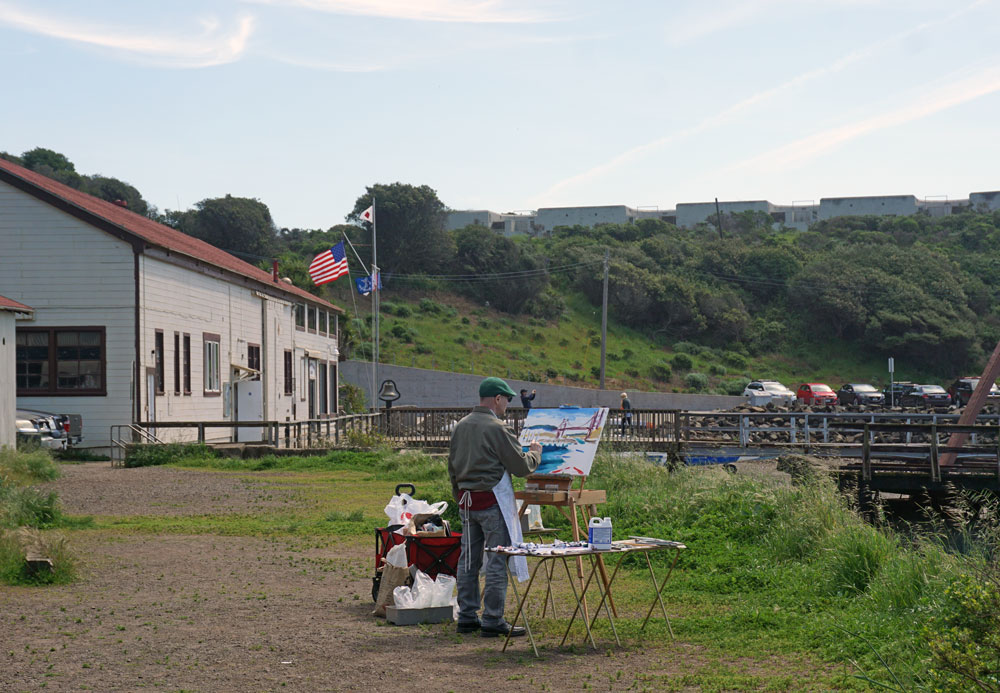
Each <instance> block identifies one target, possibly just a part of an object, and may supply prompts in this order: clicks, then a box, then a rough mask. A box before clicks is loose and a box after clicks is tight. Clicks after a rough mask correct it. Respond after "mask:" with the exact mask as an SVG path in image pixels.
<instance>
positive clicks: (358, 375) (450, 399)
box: [340, 361, 744, 411]
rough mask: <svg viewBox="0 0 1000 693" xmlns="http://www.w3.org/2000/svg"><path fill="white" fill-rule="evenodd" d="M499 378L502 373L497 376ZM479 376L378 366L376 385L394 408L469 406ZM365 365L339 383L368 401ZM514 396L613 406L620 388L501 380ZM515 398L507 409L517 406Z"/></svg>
mask: <svg viewBox="0 0 1000 693" xmlns="http://www.w3.org/2000/svg"><path fill="white" fill-rule="evenodd" d="M501 375H502V374H501ZM484 377H485V376H482V375H473V374H471V373H448V372H445V371H432V370H426V369H423V368H410V367H407V366H389V365H386V364H384V363H383V364H379V368H378V378H379V384H381V382H382V381H383V380H394V381H395V382H396V389H398V390H399V393H400V395H402V396H401V397H400V398H399V399H398V400H396V402H394V406H401V405H411V406H416V407H472V406H474V405H476V404H478V402H479V395H478V389H479V383H481V382H482V380H483V378H484ZM371 378H372V371H371V363H369V362H367V361H342V362H341V364H340V380H341V382H345V383H351V384H352V385H357V386H358V387H360V388H361V389H363V390H364V391H365V396H366V397H367V398H368V401H369V402H370V401H371ZM507 384H508V385H510V386H511V388H512V389H513V390H514V392H518V391H519V390H520V389H521V388H526V389H527V390H528V391H529V392H530V391H531V390H533V389H534V390H538V395H537V396H536V397H535V401H534V402H533V406H535V407H558V406H559V405H561V404H573V405H577V406H581V407H596V406H601V407H612V408H617V407H618V405H619V403H620V402H621V397H620V394H621V391H620V390H592V389H588V388H583V387H569V386H565V385H544V384H540V383H531V382H528V381H526V380H513V379H507ZM628 394H629V401H630V402H631V403H632V406H633V407H635V408H636V409H685V410H690V411H702V410H714V409H728V408H730V407H734V406H736V405H738V404H742V403H743V402H744V399H743V397H727V396H724V395H689V394H678V393H669V392H637V391H634V390H629V391H628ZM520 404H521V403H520V401H518V400H517V399H515V400H514V401H513V402H512V403H511V406H520Z"/></svg>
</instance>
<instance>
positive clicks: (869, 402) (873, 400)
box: [837, 383, 885, 406]
mask: <svg viewBox="0 0 1000 693" xmlns="http://www.w3.org/2000/svg"><path fill="white" fill-rule="evenodd" d="M837 401H838V402H840V403H841V404H863V405H865V406H878V405H880V404H883V403H884V402H885V395H883V394H882V393H881V392H879V391H878V390H876V389H875V386H874V385H869V384H868V383H844V384H843V385H841V386H840V389H839V390H837Z"/></svg>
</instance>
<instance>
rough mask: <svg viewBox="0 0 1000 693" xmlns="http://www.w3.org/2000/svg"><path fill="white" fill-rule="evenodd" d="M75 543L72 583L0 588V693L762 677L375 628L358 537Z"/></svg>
mask: <svg viewBox="0 0 1000 693" xmlns="http://www.w3.org/2000/svg"><path fill="white" fill-rule="evenodd" d="M55 488H56V489H57V490H58V491H59V493H60V496H61V498H62V500H63V505H64V508H65V510H66V511H67V512H69V513H72V514H100V515H108V514H111V515H114V514H122V515H156V514H163V515H183V514H185V513H190V514H202V513H204V512H205V509H206V507H210V508H211V512H212V513H220V512H229V513H249V512H253V511H255V510H257V511H259V510H260V509H262V508H264V507H267V505H268V504H270V503H278V502H282V501H283V499H282V498H280V497H279V496H277V495H275V494H274V493H270V494H261V493H260V491H259V489H258V488H257V487H256V485H255V484H253V483H248V481H247V480H246V479H245V478H242V477H240V476H239V475H226V474H218V473H210V472H197V471H185V470H177V469H169V468H161V467H149V468H141V469H111V468H110V467H109V466H108V465H107V464H106V463H92V464H83V465H74V466H68V467H66V468H65V475H64V477H63V478H62V479H61V480H60V481H58V482H56V484H55ZM71 541H72V547H73V550H74V552H75V553H76V555H77V556H78V557H79V559H80V565H79V575H80V577H79V579H78V581H77V582H75V583H74V584H72V585H66V586H48V587H39V588H26V587H6V586H0V663H2V664H0V691H37V690H46V691H70V690H72V691H79V690H96V691H136V690H147V689H152V690H164V691H279V690H286V691H341V690H343V691H350V690H366V691H367V690H374V691H388V690H393V691H399V690H411V691H419V692H425V691H426V692H427V693H431V692H433V691H466V690H471V689H474V688H485V689H487V690H492V691H507V690H581V689H584V688H593V689H596V690H626V689H633V690H635V689H640V690H641V689H646V688H655V689H660V688H668V689H670V690H689V689H692V688H691V687H690V686H689V685H687V684H685V680H686V679H687V678H688V677H689V676H691V675H693V674H696V673H698V672H702V671H704V670H705V669H706V668H717V667H720V666H726V667H730V668H732V669H733V670H736V671H740V672H746V673H747V674H748V675H752V674H753V672H754V669H755V668H756V667H757V666H758V665H760V664H761V663H754V662H741V661H729V662H720V661H719V660H718V659H714V660H711V661H709V658H707V657H706V656H705V653H704V652H703V651H701V649H700V648H698V647H695V646H692V645H689V644H685V643H684V642H681V641H673V642H671V641H665V640H661V639H659V638H656V639H654V638H648V639H646V640H645V641H643V642H642V643H639V644H636V643H633V644H630V645H627V646H626V647H623V648H616V647H614V646H613V641H612V642H611V644H610V646H609V644H608V642H607V641H606V640H604V641H603V642H601V640H600V639H599V642H598V644H599V646H600V649H599V651H597V652H594V651H592V650H590V649H588V648H583V647H577V648H575V649H574V650H557V649H555V648H554V645H555V644H556V643H557V641H558V637H553V636H554V635H555V634H554V633H546V634H545V635H546V640H545V642H547V643H548V646H547V647H546V648H545V649H543V650H542V658H541V659H540V660H536V659H535V658H534V657H533V656H532V655H531V651H530V646H529V644H528V642H527V639H526V638H521V639H519V640H517V641H515V644H514V646H513V648H512V649H508V652H507V653H502V652H501V647H502V644H503V641H502V640H501V639H497V640H487V639H483V638H480V637H478V636H477V635H462V636H460V635H458V634H456V633H455V626H454V624H446V625H445V624H442V625H435V626H413V627H394V626H386V625H385V623H384V621H382V620H381V619H375V618H373V617H372V616H371V609H372V601H371V596H370V590H371V566H372V551H373V547H372V546H371V543H372V542H370V541H369V540H367V539H365V540H361V539H358V538H353V539H350V540H337V539H334V540H332V543H331V541H324V542H319V543H316V542H311V541H310V540H309V539H302V538H294V537H289V538H281V539H277V540H275V539H263V538H254V537H238V536H237V537H230V536H214V535H198V536H182V535H175V534H162V535H161V534H150V533H124V532H113V531H110V530H82V531H76V532H73V533H72V536H71ZM510 598H511V595H508V599H510ZM668 609H669V604H668ZM581 633H582V631H581ZM577 642H581V641H580V640H578V641H577ZM779 668H780V667H779Z"/></svg>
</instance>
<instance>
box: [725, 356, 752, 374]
mask: <svg viewBox="0 0 1000 693" xmlns="http://www.w3.org/2000/svg"><path fill="white" fill-rule="evenodd" d="M722 360H723V362H724V363H725V364H726V365H728V366H732V367H733V368H735V369H736V370H738V371H742V370H745V369H746V367H747V359H746V357H745V356H744V355H743V354H740V353H737V352H735V351H725V352H723V353H722Z"/></svg>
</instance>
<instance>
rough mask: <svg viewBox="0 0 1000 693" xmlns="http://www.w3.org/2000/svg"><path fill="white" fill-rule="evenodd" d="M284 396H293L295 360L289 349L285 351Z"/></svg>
mask: <svg viewBox="0 0 1000 693" xmlns="http://www.w3.org/2000/svg"><path fill="white" fill-rule="evenodd" d="M284 358H285V374H284V375H285V396H286V397H291V396H293V395H294V394H295V359H294V357H293V356H292V350H291V349H285V357H284Z"/></svg>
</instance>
